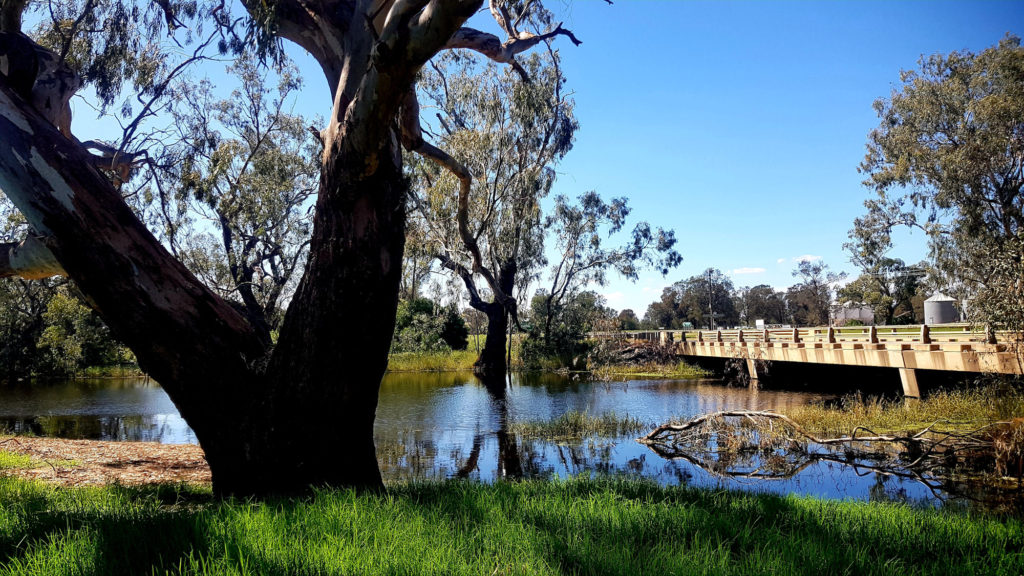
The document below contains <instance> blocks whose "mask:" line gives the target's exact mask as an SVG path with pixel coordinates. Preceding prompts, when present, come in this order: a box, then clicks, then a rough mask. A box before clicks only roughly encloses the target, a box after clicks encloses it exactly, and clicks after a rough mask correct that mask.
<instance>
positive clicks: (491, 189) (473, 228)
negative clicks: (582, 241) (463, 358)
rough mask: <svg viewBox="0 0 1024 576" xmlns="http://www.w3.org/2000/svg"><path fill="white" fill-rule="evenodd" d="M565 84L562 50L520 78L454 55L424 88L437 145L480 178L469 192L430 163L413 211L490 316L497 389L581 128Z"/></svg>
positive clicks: (488, 371)
mask: <svg viewBox="0 0 1024 576" xmlns="http://www.w3.org/2000/svg"><path fill="white" fill-rule="evenodd" d="M534 14H535V16H536V18H537V19H540V20H544V21H546V20H547V19H548V18H549V15H548V14H547V13H545V12H538V11H534ZM522 74H526V75H527V78H524V77H523V76H522ZM564 82H565V79H564V78H563V76H562V73H561V69H560V67H559V56H558V53H557V52H555V51H554V50H548V51H547V52H545V53H541V54H537V55H533V56H531V57H530V58H528V59H525V60H524V61H523V62H522V63H521V64H520V65H519V66H517V67H516V68H515V70H513V69H509V68H507V67H504V68H500V67H497V66H495V65H493V64H490V65H487V66H484V67H480V66H479V65H477V64H476V63H475V62H474V61H472V60H470V59H467V58H466V57H465V55H462V54H451V55H445V56H444V57H443V58H439V59H437V60H436V61H435V62H432V63H431V67H430V68H429V69H428V70H427V71H426V72H425V74H424V81H423V82H422V89H423V91H424V93H425V94H426V96H427V98H428V99H429V101H430V102H432V103H433V104H434V105H435V106H436V107H437V109H438V110H439V112H438V123H439V126H437V127H436V129H437V131H438V134H437V135H436V136H435V137H433V138H431V139H432V140H433V141H437V142H438V143H439V144H440V145H442V146H445V147H446V148H447V149H449V150H450V151H451V154H452V156H453V157H454V158H456V159H458V160H459V161H460V162H462V163H463V164H464V166H465V168H466V170H467V172H466V174H467V175H468V174H472V175H474V176H475V178H474V179H473V180H472V185H469V184H468V182H467V181H466V180H464V179H462V178H461V177H460V176H459V175H458V174H456V173H454V172H451V171H448V170H445V169H444V166H432V165H430V164H423V163H421V164H420V165H419V166H417V169H416V170H415V171H414V176H415V177H416V178H417V182H418V183H419V185H418V186H416V187H415V189H414V192H415V194H416V196H414V202H415V204H416V208H417V211H418V212H419V216H420V217H422V219H423V222H424V223H425V230H426V238H427V245H428V246H429V247H430V251H431V253H432V254H433V255H434V256H435V257H436V258H437V259H438V260H439V261H440V263H441V265H442V266H443V267H444V268H446V269H448V270H451V271H452V272H454V273H455V274H456V275H457V276H458V277H459V278H460V279H461V280H462V282H463V284H464V285H465V288H466V290H467V292H468V293H469V303H470V306H472V307H473V308H475V309H477V310H479V311H481V312H483V313H484V314H486V315H487V340H486V341H485V342H484V347H483V350H482V351H481V352H480V357H479V358H478V360H477V362H476V364H475V365H474V369H475V371H476V372H477V374H479V375H481V376H482V377H484V378H485V379H488V380H494V381H502V382H503V381H504V377H505V371H506V354H505V347H506V343H507V341H506V333H507V331H508V329H509V321H510V320H513V321H518V313H517V303H516V300H517V298H516V297H517V293H516V291H517V288H519V286H517V284H522V283H523V282H524V280H525V281H528V280H529V279H532V278H533V276H534V275H535V274H536V271H537V270H538V269H539V267H540V266H541V265H543V263H544V255H543V247H544V229H543V222H542V218H541V213H540V206H539V202H540V200H541V199H542V198H544V197H545V196H546V195H547V193H548V191H549V190H550V189H551V186H552V184H553V183H554V180H555V172H554V165H555V164H556V163H557V162H558V161H559V160H561V158H562V157H563V156H564V155H565V154H566V153H567V152H568V151H569V149H570V148H571V147H572V139H573V134H574V133H575V130H576V127H577V125H576V121H575V120H574V118H573V116H572V106H573V104H572V101H571V100H570V99H568V98H567V97H566V96H565V95H564V94H563V92H562V87H563V84H564ZM452 213H458V214H459V218H458V219H456V220H452V218H451V214H452ZM481 280H482V282H480V281H481ZM478 284H482V286H481V285H478ZM482 288H486V292H489V293H490V294H491V300H490V301H488V300H487V299H486V298H485V296H484V290H482Z"/></svg>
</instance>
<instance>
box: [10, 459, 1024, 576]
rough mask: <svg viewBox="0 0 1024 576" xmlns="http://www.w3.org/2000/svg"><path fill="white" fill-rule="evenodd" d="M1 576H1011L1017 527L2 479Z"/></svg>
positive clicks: (855, 511)
mask: <svg viewBox="0 0 1024 576" xmlns="http://www.w3.org/2000/svg"><path fill="white" fill-rule="evenodd" d="M0 503H2V504H3V506H2V507H0V574H32V575H51V574H52V575H57V574H110V575H118V574H294V575H303V574H348V575H356V574H474V575H475V574H484V575H487V574H629V575H634V574H752V573H757V574H764V573H771V574H980V573H985V574H1018V573H1019V572H1020V571H1021V569H1022V567H1024V553H1022V552H1021V550H1022V549H1024V526H1022V524H1021V522H1020V521H1019V520H1015V519H998V518H990V517H984V516H973V515H967V514H960V513H954V512H945V511H934V510H923V509H914V508H910V507H907V506H904V505H894V504H877V503H876V504H868V503H855V502H840V501H822V500H815V499H812V498H805V497H794V496H787V497H778V496H767V495H752V494H741V493H733V492H724V491H701V490H696V489H690V488H660V487H658V486H656V485H654V484H651V483H647V482H639V481H594V480H583V479H574V480H569V481H559V482H542V481H529V482H520V483H498V484H496V485H493V486H488V485H482V484H476V483H466V482H448V483H431V484H404V485H398V486H393V487H392V488H391V491H390V493H389V494H388V495H387V496H369V495H363V496H360V495H356V494H354V493H352V492H349V491H321V492H318V493H316V494H315V495H314V496H312V497H309V498H307V499H303V500H281V501H268V502H263V503H259V502H247V501H234V502H231V501H228V502H220V501H215V500H213V499H211V498H210V496H209V494H208V493H207V492H205V491H202V490H197V489H195V488H189V487H161V488H149V489H129V488H124V487H117V486H113V487H107V488H78V489H59V488H53V487H49V486H44V485H42V484H39V483H32V482H26V481H22V480H15V479H10V478H7V479H0Z"/></svg>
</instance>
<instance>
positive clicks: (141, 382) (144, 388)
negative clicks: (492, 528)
mask: <svg viewBox="0 0 1024 576" xmlns="http://www.w3.org/2000/svg"><path fill="white" fill-rule="evenodd" d="M0 430H7V431H9V432H14V433H19V434H21V433H31V434H35V435H37V436H53V437H58V438H84V439H90V440H129V441H148V442H165V443H171V444H181V443H195V442H196V438H195V434H194V433H193V432H192V430H191V429H190V428H189V427H188V424H186V423H185V420H184V419H182V417H181V415H180V414H178V409H177V407H175V406H174V403H173V402H171V399H170V398H168V396H167V393H166V392H164V391H163V389H161V388H160V385H159V384H157V383H156V382H153V381H152V380H149V379H147V378H103V379H82V380H73V381H67V382H59V383H46V384H27V383H20V384H18V385H15V386H3V387H0Z"/></svg>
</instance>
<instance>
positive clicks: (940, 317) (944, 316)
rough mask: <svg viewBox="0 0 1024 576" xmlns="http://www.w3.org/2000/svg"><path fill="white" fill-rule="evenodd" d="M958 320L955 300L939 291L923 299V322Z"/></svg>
mask: <svg viewBox="0 0 1024 576" xmlns="http://www.w3.org/2000/svg"><path fill="white" fill-rule="evenodd" d="M959 321H960V313H959V312H957V311H956V300H955V299H953V298H950V297H949V296H946V295H945V294H943V293H941V292H936V293H935V295H934V296H932V297H931V298H929V299H927V300H925V301H924V322H925V324H949V323H952V322H959Z"/></svg>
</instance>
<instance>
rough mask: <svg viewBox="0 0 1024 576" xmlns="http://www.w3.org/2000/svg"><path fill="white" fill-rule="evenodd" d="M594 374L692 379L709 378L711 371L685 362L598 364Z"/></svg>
mask: <svg viewBox="0 0 1024 576" xmlns="http://www.w3.org/2000/svg"><path fill="white" fill-rule="evenodd" d="M593 374H594V376H596V377H598V378H616V377H623V376H628V377H630V378H678V379H681V380H692V379H696V378H709V377H711V372H709V371H707V370H705V369H703V368H700V367H698V366H692V365H690V364H687V363H686V362H678V363H675V364H642V365H640V366H617V365H607V366H598V367H597V368H596V369H594V370H593Z"/></svg>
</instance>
